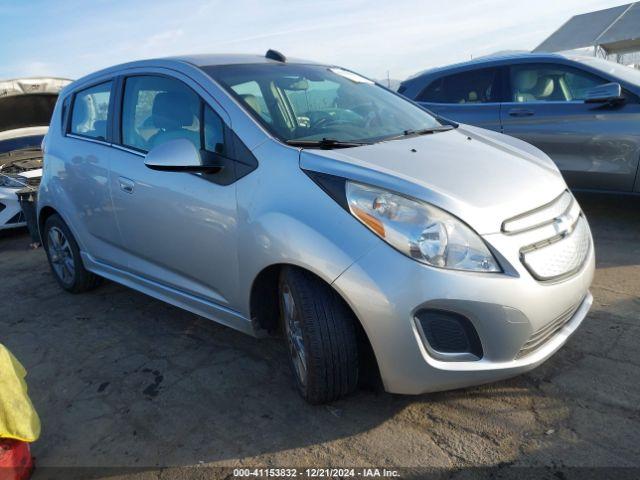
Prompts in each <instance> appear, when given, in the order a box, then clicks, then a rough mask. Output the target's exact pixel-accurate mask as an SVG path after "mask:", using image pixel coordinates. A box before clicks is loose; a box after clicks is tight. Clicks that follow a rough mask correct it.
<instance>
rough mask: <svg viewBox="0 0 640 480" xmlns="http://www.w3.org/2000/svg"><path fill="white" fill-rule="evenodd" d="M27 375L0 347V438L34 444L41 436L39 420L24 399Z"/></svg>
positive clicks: (15, 360)
mask: <svg viewBox="0 0 640 480" xmlns="http://www.w3.org/2000/svg"><path fill="white" fill-rule="evenodd" d="M26 375H27V371H26V370H25V369H24V367H23V366H22V365H21V364H20V362H19V361H18V360H17V359H16V358H15V357H14V356H13V355H11V352H10V351H9V350H7V348H6V347H5V346H4V345H2V344H0V438H13V439H16V440H21V441H23V442H35V441H36V440H37V439H38V437H39V436H40V418H38V414H37V413H36V411H35V409H34V408H33V404H32V403H31V399H29V395H27V384H26V382H25V381H24V377H25V376H26Z"/></svg>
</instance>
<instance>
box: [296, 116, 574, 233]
mask: <svg viewBox="0 0 640 480" xmlns="http://www.w3.org/2000/svg"><path fill="white" fill-rule="evenodd" d="M300 166H301V168H303V169H305V170H311V171H317V172H322V173H328V174H331V175H337V176H342V177H345V178H349V179H352V180H355V181H360V182H363V183H369V184H372V185H376V186H379V187H383V188H386V189H389V190H392V191H395V192H398V193H401V194H404V195H409V196H412V197H415V198H419V199H421V200H424V201H426V202H429V203H431V204H433V205H436V206H438V207H440V208H442V209H444V210H446V211H448V212H450V213H452V214H454V215H455V216H457V217H458V218H460V219H462V220H463V221H465V222H466V223H467V224H469V225H470V226H471V227H473V228H474V229H475V230H476V231H477V232H478V233H480V234H483V235H486V234H491V233H496V232H499V231H500V228H501V225H502V222H503V221H504V220H506V219H508V218H510V217H513V216H515V215H518V214H520V213H523V212H526V211H528V210H532V209H534V208H537V207H539V206H541V205H544V204H545V203H548V202H549V201H551V200H553V199H554V198H555V197H557V196H558V195H560V193H561V192H562V191H563V190H565V189H566V188H567V187H566V184H565V182H564V180H563V178H562V176H561V174H560V172H559V171H558V169H557V167H556V166H555V165H554V164H553V162H552V161H551V160H550V159H549V157H547V156H546V155H545V154H544V153H543V152H541V151H540V150H538V149H537V148H535V147H533V146H531V145H529V144H527V143H525V142H522V141H521V140H517V139H515V138H513V137H507V136H505V135H501V134H499V133H495V132H490V131H487V130H483V129H480V128H476V127H470V126H467V125H460V126H459V127H458V128H457V129H455V130H451V131H447V132H440V133H434V134H429V135H422V136H417V137H410V138H406V139H402V140H393V141H388V142H382V143H377V144H374V145H367V146H363V147H357V148H348V149H340V150H338V149H335V150H302V151H301V154H300Z"/></svg>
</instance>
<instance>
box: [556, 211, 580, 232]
mask: <svg viewBox="0 0 640 480" xmlns="http://www.w3.org/2000/svg"><path fill="white" fill-rule="evenodd" d="M574 223H575V218H573V215H571V214H570V213H564V214H562V215H560V216H559V217H558V218H556V220H555V222H554V224H553V225H554V227H555V229H556V232H557V233H559V234H562V235H567V234H568V233H569V231H571V227H573V224H574Z"/></svg>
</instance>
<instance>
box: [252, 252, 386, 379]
mask: <svg viewBox="0 0 640 480" xmlns="http://www.w3.org/2000/svg"><path fill="white" fill-rule="evenodd" d="M287 267H293V268H298V269H300V270H304V271H306V272H307V273H309V274H311V275H313V276H314V277H316V278H317V279H318V280H319V281H321V282H322V283H323V284H324V285H326V286H327V287H328V288H330V289H331V290H332V291H333V292H335V293H336V294H337V296H338V298H339V299H340V300H341V301H342V302H343V303H344V305H345V306H346V307H347V308H348V309H349V311H350V312H351V315H352V319H353V322H354V325H355V327H356V332H357V337H358V352H359V362H360V365H361V367H363V368H362V372H363V373H365V374H366V375H365V376H366V378H364V380H365V382H366V383H369V384H376V386H378V385H381V383H382V382H381V380H380V378H381V377H380V371H379V367H378V361H377V359H376V356H375V352H374V350H373V347H372V345H371V342H370V340H369V336H368V334H367V331H366V329H365V328H364V326H363V324H362V321H361V319H360V318H358V316H357V315H356V313H355V312H354V310H353V308H351V305H350V304H349V302H348V301H347V300H346V299H345V298H344V297H343V295H342V293H341V292H339V291H338V290H336V289H335V288H334V286H333V285H332V284H331V282H328V281H327V280H326V279H324V278H322V277H321V276H320V275H318V273H317V272H314V271H313V270H311V269H309V268H306V267H305V266H301V265H296V264H293V263H276V264H272V265H269V266H267V267H265V268H263V269H262V270H261V271H260V272H259V273H258V275H256V277H255V278H254V281H253V283H252V285H251V291H250V297H249V298H250V300H249V307H250V318H251V322H252V323H253V325H254V328H255V329H256V330H257V331H266V332H268V333H271V334H274V333H277V332H278V331H279V328H280V324H281V321H280V302H279V292H278V289H279V278H280V274H281V272H282V270H283V269H285V268H287ZM370 367H373V368H370Z"/></svg>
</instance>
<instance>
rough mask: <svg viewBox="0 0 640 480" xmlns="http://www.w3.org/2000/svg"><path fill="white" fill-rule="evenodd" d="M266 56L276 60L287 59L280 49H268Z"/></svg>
mask: <svg viewBox="0 0 640 480" xmlns="http://www.w3.org/2000/svg"><path fill="white" fill-rule="evenodd" d="M265 57H266V58H268V59H269V60H275V61H276V62H282V63H284V62H286V61H287V57H285V56H284V55H283V54H281V53H280V52H279V51H277V50H272V49H269V50H267V53H266V54H265Z"/></svg>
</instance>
